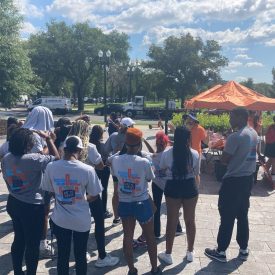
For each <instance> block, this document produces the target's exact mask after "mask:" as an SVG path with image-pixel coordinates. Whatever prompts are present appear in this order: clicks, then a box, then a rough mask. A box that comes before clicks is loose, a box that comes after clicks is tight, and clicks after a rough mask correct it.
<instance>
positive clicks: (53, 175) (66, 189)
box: [42, 159, 103, 232]
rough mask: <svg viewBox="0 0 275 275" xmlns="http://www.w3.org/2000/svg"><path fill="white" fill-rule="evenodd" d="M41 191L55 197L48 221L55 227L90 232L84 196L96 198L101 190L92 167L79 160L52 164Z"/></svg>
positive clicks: (88, 212)
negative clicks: (53, 194) (51, 221)
mask: <svg viewBox="0 0 275 275" xmlns="http://www.w3.org/2000/svg"><path fill="white" fill-rule="evenodd" d="M42 189H43V190H45V191H49V192H52V193H55V199H56V201H55V206H54V209H53V213H52V215H51V219H52V220H53V222H54V223H55V224H56V225H58V226H60V227H62V228H66V229H69V230H74V231H77V232H86V231H89V230H90V228H91V214H90V209H89V203H88V202H87V200H86V193H88V195H91V196H97V195H98V194H100V193H101V192H102V189H103V188H102V185H101V183H100V181H99V179H98V177H97V175H96V173H95V170H94V168H93V167H91V166H89V165H87V164H85V163H83V162H81V161H78V160H75V161H67V160H63V159H62V160H58V161H55V162H53V163H51V164H49V165H48V167H47V169H46V171H45V176H44V178H43V182H42Z"/></svg>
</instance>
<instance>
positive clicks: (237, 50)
mask: <svg viewBox="0 0 275 275" xmlns="http://www.w3.org/2000/svg"><path fill="white" fill-rule="evenodd" d="M247 51H248V48H233V52H235V53H236V54H244V53H246V52H247Z"/></svg>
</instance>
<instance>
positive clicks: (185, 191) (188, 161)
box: [158, 127, 199, 264]
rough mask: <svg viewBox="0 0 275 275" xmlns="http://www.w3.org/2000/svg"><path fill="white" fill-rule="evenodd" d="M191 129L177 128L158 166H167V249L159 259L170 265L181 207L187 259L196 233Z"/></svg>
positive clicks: (195, 171) (194, 153)
mask: <svg viewBox="0 0 275 275" xmlns="http://www.w3.org/2000/svg"><path fill="white" fill-rule="evenodd" d="M190 137H191V132H190V130H188V129H187V128H186V127H177V128H176V131H175V136H174V145H173V148H170V149H168V150H167V151H164V152H163V154H162V157H161V160H160V165H159V166H160V169H166V177H167V181H166V185H165V189H164V195H165V200H166V206H167V224H166V251H164V252H161V253H160V254H159V255H158V256H159V259H160V260H162V261H164V262H165V263H166V264H172V263H173V259H172V255H171V254H172V248H173V243H174V238H175V232H176V228H177V223H178V217H179V209H180V208H181V206H182V207H183V210H184V221H185V226H186V234H187V253H186V258H187V261H189V262H192V261H193V249H194V241H195V234H196V225H195V209H196V204H197V201H198V186H197V183H196V181H195V177H196V176H197V175H198V174H199V153H198V152H197V151H196V150H194V149H192V148H190Z"/></svg>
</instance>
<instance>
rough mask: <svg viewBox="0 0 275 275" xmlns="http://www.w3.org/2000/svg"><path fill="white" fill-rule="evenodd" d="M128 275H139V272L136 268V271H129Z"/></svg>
mask: <svg viewBox="0 0 275 275" xmlns="http://www.w3.org/2000/svg"><path fill="white" fill-rule="evenodd" d="M127 274H128V275H137V274H138V270H137V269H136V268H135V270H134V271H132V272H131V271H130V270H129V271H128V273H127Z"/></svg>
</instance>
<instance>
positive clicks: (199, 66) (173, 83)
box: [147, 34, 228, 101]
mask: <svg viewBox="0 0 275 275" xmlns="http://www.w3.org/2000/svg"><path fill="white" fill-rule="evenodd" d="M220 51H221V46H220V45H219V44H218V42H216V41H214V40H208V41H206V42H205V43H204V42H203V41H202V39H201V38H194V37H192V36H191V35H190V34H187V35H181V36H180V37H179V38H177V37H175V36H170V37H168V38H167V39H166V40H165V41H164V45H163V47H160V46H156V45H152V46H151V47H150V49H149V53H148V56H149V57H150V58H151V60H150V61H149V62H148V64H147V66H148V67H151V68H155V69H157V70H160V71H162V72H163V74H164V81H163V84H165V83H166V85H165V86H166V87H167V89H169V90H174V91H175V92H176V93H177V95H178V96H179V97H180V98H181V99H182V101H184V99H185V97H186V96H187V95H188V94H194V93H195V92H197V91H198V89H199V87H200V86H202V85H205V84H207V83H209V82H213V83H216V82H217V81H218V80H220V74H219V73H220V69H221V67H223V66H225V65H227V63H228V60H227V58H225V57H224V56H222V55H221V54H220Z"/></svg>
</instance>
